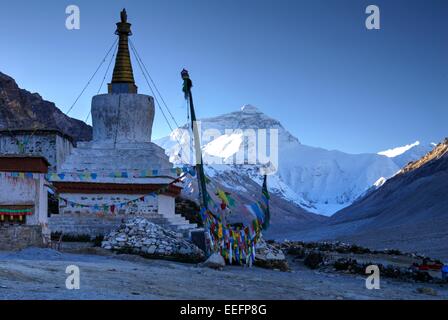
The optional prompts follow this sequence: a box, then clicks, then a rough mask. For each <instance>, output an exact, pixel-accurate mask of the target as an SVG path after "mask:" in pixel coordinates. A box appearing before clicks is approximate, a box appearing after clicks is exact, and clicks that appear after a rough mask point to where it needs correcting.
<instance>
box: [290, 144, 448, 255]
mask: <svg viewBox="0 0 448 320" xmlns="http://www.w3.org/2000/svg"><path fill="white" fill-rule="evenodd" d="M447 195H448V139H445V140H444V141H443V142H441V143H439V144H438V145H437V146H436V147H435V148H434V149H433V150H432V151H431V152H429V153H428V154H426V155H425V156H423V157H422V158H421V159H419V160H417V161H414V162H411V163H409V164H408V165H406V166H405V167H404V168H403V169H402V170H401V171H400V172H399V173H397V174H396V175H395V176H394V177H392V178H390V179H389V180H387V181H386V182H385V183H384V184H383V185H382V186H381V187H380V188H378V189H377V190H375V191H373V192H370V193H368V194H367V195H366V196H365V197H363V198H361V199H359V200H357V201H356V202H355V203H353V204H352V205H351V206H349V207H347V208H345V209H343V210H341V211H339V212H337V213H336V214H335V215H334V216H333V217H331V218H330V219H329V221H327V223H326V225H325V226H322V227H319V228H315V229H313V230H308V231H307V232H304V233H301V234H296V236H297V237H298V238H301V239H308V240H310V239H314V240H318V239H320V240H322V239H338V240H344V241H352V242H356V243H358V244H362V245H367V246H372V247H381V248H384V247H387V248H398V249H401V250H405V251H417V252H421V253H424V254H431V255H434V256H436V257H439V258H441V259H448V197H447Z"/></svg>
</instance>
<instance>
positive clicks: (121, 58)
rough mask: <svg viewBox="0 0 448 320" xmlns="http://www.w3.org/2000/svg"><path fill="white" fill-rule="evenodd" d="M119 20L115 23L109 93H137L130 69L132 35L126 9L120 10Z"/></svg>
mask: <svg viewBox="0 0 448 320" xmlns="http://www.w3.org/2000/svg"><path fill="white" fill-rule="evenodd" d="M120 16H121V22H118V23H117V30H116V31H115V34H116V35H118V37H119V40H118V52H117V57H116V59H115V67H114V73H113V76H112V83H110V84H109V88H108V91H109V93H137V86H136V85H135V80H134V72H133V70H132V63H131V55H130V54H129V43H128V41H129V36H131V35H132V31H131V24H130V23H128V15H127V13H126V9H123V11H121V14H120Z"/></svg>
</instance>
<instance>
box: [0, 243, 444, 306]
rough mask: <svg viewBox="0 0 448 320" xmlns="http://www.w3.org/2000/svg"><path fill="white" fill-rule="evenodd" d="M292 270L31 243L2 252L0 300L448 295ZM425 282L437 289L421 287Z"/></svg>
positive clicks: (409, 286) (405, 285) (440, 290)
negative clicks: (71, 269)
mask: <svg viewBox="0 0 448 320" xmlns="http://www.w3.org/2000/svg"><path fill="white" fill-rule="evenodd" d="M98 253H101V254H102V255H98ZM68 265H77V266H78V267H79V268H80V270H81V288H80V290H67V289H66V288H65V280H66V276H67V275H66V274H65V269H66V267H67V266H68ZM292 269H293V271H292V272H280V271H274V270H266V269H260V268H251V269H248V268H241V267H236V266H235V267H226V268H225V269H224V270H222V271H217V270H212V269H206V268H201V267H198V266H196V265H190V264H182V263H176V262H169V261H162V260H147V259H143V258H140V257H137V256H129V255H121V256H116V255H114V254H110V253H107V252H104V251H101V250H98V251H97V254H96V255H92V254H69V253H59V252H56V251H52V250H49V249H34V248H33V249H26V250H23V251H20V252H0V299H12V300H16V299H198V300H200V299H448V287H447V286H445V287H440V286H435V285H427V284H412V283H404V282H397V281H389V280H387V279H383V280H382V282H381V289H380V290H367V289H365V285H364V284H365V280H364V278H363V277H360V276H352V275H346V274H338V273H331V274H330V273H322V272H318V271H312V270H309V269H306V268H305V267H303V266H302V265H299V264H292ZM420 287H424V288H432V289H433V290H435V291H436V293H437V295H436V296H433V295H428V294H421V293H417V288H420Z"/></svg>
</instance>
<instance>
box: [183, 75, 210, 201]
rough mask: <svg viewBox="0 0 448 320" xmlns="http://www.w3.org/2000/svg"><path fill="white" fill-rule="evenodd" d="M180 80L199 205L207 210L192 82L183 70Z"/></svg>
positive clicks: (206, 195)
mask: <svg viewBox="0 0 448 320" xmlns="http://www.w3.org/2000/svg"><path fill="white" fill-rule="evenodd" d="M181 76H182V79H183V80H184V87H183V91H184V93H185V99H187V100H188V104H189V105H190V114H191V129H192V131H193V137H194V149H195V155H196V172H197V177H198V184H199V189H200V190H199V191H200V194H201V205H202V208H205V209H208V194H207V186H206V182H205V174H204V165H203V162H202V151H201V143H200V140H199V130H198V126H197V124H196V112H195V111H194V104H193V94H192V93H191V88H192V87H193V82H192V81H191V79H190V75H189V74H188V71H187V70H185V69H183V70H182V72H181Z"/></svg>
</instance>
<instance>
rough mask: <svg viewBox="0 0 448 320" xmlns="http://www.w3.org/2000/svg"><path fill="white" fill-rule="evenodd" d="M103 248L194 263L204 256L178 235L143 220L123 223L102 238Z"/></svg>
mask: <svg viewBox="0 0 448 320" xmlns="http://www.w3.org/2000/svg"><path fill="white" fill-rule="evenodd" d="M101 246H102V248H104V249H107V250H113V251H116V252H118V253H128V254H137V255H140V256H143V257H146V258H157V259H168V260H175V261H181V262H191V263H197V262H201V261H204V258H205V255H204V252H203V251H202V250H201V249H199V248H198V247H197V246H195V245H194V244H193V243H191V242H190V241H188V240H186V239H184V238H183V237H182V236H181V235H179V234H177V233H175V232H173V231H170V230H166V229H164V228H162V227H161V226H158V225H156V224H154V223H152V222H149V221H148V220H147V219H145V218H133V219H130V220H128V221H126V222H125V223H124V224H122V225H121V226H120V228H119V229H118V230H116V231H113V232H111V233H110V234H109V235H107V236H106V237H105V238H104V241H103V242H102V244H101Z"/></svg>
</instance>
